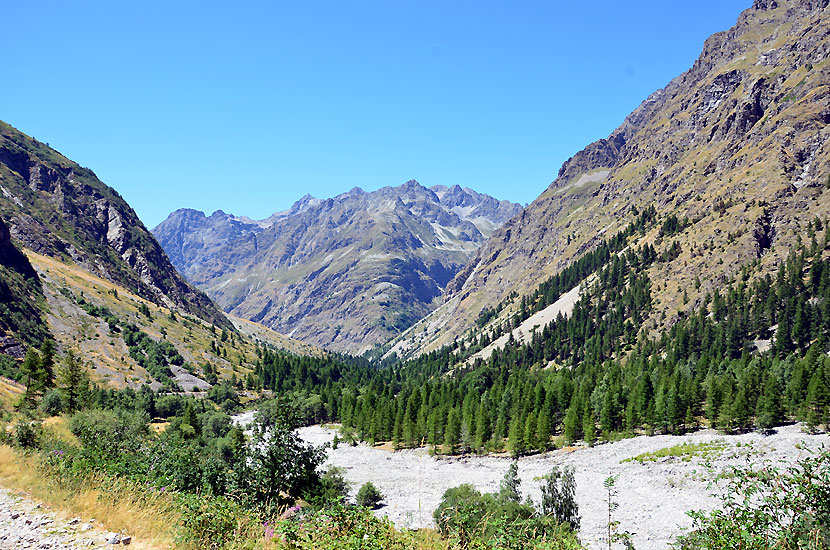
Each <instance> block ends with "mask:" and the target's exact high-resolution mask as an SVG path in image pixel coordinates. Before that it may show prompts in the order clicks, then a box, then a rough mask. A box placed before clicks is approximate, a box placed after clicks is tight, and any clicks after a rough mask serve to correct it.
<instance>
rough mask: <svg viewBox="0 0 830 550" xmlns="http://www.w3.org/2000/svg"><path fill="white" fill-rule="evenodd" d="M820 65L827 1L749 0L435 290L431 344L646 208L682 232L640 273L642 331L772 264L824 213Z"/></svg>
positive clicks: (825, 71) (825, 140)
mask: <svg viewBox="0 0 830 550" xmlns="http://www.w3.org/2000/svg"><path fill="white" fill-rule="evenodd" d="M828 55H830V8H828V1H827V0H780V1H773V0H756V2H755V4H754V5H753V6H752V7H751V8H750V9H748V10H746V11H745V12H744V13H742V14H741V15H740V17H739V19H738V21H737V24H736V25H735V26H734V27H733V28H731V29H730V30H728V31H725V32H721V33H718V34H715V35H713V36H712V37H710V38H709V39H708V40H707V41H706V43H705V45H704V48H703V52H702V54H701V55H700V58H699V59H698V60H697V61H696V62H695V64H694V66H693V67H692V68H691V69H690V70H689V71H687V72H686V73H684V74H682V75H680V76H679V77H677V78H675V79H674V80H672V81H671V82H670V83H669V84H668V85H667V86H666V87H665V88H664V89H662V90H658V91H657V92H655V93H654V94H652V95H651V96H650V97H649V98H647V99H646V100H645V101H644V102H643V103H642V104H641V105H640V106H639V107H638V108H637V109H636V110H635V111H634V112H633V113H631V114H630V115H629V116H628V117H627V118H626V120H625V121H624V123H623V124H622V125H621V126H620V127H619V128H617V129H616V130H615V131H614V132H613V133H612V134H611V135H610V136H609V137H608V138H606V139H601V140H599V141H597V142H595V143H592V144H590V145H589V146H587V147H586V148H585V149H583V150H582V151H580V152H579V153H577V154H576V155H574V157H573V158H571V159H569V160H568V161H567V162H565V164H564V165H563V166H562V168H561V169H560V171H559V174H558V177H557V178H556V179H555V180H554V181H553V183H552V184H551V185H550V187H548V189H547V190H545V191H544V192H543V193H542V194H541V196H540V197H539V198H538V199H536V200H535V201H534V202H533V203H532V204H531V205H530V206H529V207H528V208H527V209H525V211H524V212H523V213H522V215H520V216H517V217H515V218H513V219H511V220H510V221H508V222H507V223H506V224H505V225H504V226H503V227H502V228H501V229H499V230H498V231H496V232H495V234H494V235H493V237H492V238H491V239H490V240H489V241H488V242H487V243H486V244H485V245H484V246H482V247H481V248H480V249H479V251H478V253H477V255H476V257H475V258H474V259H473V261H472V262H471V263H469V264H468V265H467V266H466V267H465V268H464V269H463V270H462V271H461V272H460V273H459V275H458V276H457V277H456V278H455V279H454V280H453V281H452V282H451V283H449V284H448V286H447V291H446V296H445V299H446V301H447V304H446V305H445V306H444V307H443V311H442V312H441V313H442V318H443V319H444V320H445V325H444V326H443V328H442V330H441V331H439V332H438V333H436V335H435V337H434V338H433V339H432V341H431V343H430V346H436V345H439V344H441V343H445V342H448V341H451V339H452V338H454V337H455V336H456V335H458V334H460V333H462V332H463V331H464V330H466V329H467V328H469V327H470V326H472V324H473V323H474V321H475V319H476V317H477V316H478V314H479V312H480V311H481V310H482V308H483V307H486V306H493V305H495V304H497V303H499V302H500V301H501V300H503V299H504V298H505V297H506V296H507V295H508V294H509V293H510V292H511V291H514V290H515V291H517V292H519V293H520V294H522V293H525V292H528V291H530V290H531V289H533V288H535V286H537V285H538V284H539V283H540V282H541V281H542V280H544V279H546V278H547V277H549V276H550V275H552V274H554V273H556V272H558V271H559V270H561V269H562V268H563V267H565V266H566V265H567V264H568V263H570V262H571V261H573V260H574V259H575V258H577V257H579V256H580V255H581V254H582V253H583V252H584V251H586V250H588V249H590V248H591V247H592V246H594V245H595V244H596V243H597V242H598V241H599V240H600V239H602V238H604V237H606V236H610V235H611V234H613V233H614V232H615V231H617V230H618V229H620V228H621V227H623V226H624V225H625V224H627V223H628V222H629V221H630V220H631V219H632V218H633V215H634V214H633V212H634V211H635V210H636V209H639V210H642V209H643V208H644V207H646V206H648V205H654V206H655V207H656V208H657V210H658V212H659V213H660V214H661V215H663V216H665V215H668V214H671V213H674V214H676V215H677V216H679V217H680V218H681V219H682V218H683V217H688V218H689V219H690V220H693V221H694V223H693V225H692V226H690V227H689V228H687V229H686V230H685V231H683V232H682V233H681V234H679V235H677V236H676V239H677V240H678V242H679V243H680V244H681V246H682V247H683V250H684V252H683V254H682V255H681V256H680V257H679V258H678V259H677V260H675V261H674V262H670V263H669V264H668V265H667V266H666V267H665V268H663V269H661V270H660V272H659V273H657V272H655V273H654V274H653V280H654V281H655V283H656V284H655V289H654V291H655V294H656V297H657V302H658V307H656V308H655V318H654V319H651V320H650V322H651V323H655V324H656V323H660V322H661V321H660V320H661V319H664V318H665V319H667V321H665V322H670V321H671V319H673V318H675V316H676V314H677V312H678V311H682V310H684V309H688V308H691V307H694V305H695V304H696V303H698V301H699V299H700V296H701V294H703V293H705V292H706V291H709V290H712V289H713V288H714V287H717V286H719V285H721V284H723V281H724V280H725V279H726V278H727V277H730V276H733V275H735V274H736V273H737V272H738V270H739V268H740V266H741V265H744V264H745V263H747V262H749V261H754V260H759V261H760V263H761V266H762V268H763V266H772V265H774V263H775V261H777V259H780V257H781V256H782V255H786V253H787V250H788V248H789V245H790V244H791V243H792V242H793V241H794V239H795V238H796V237H795V235H796V233H797V232H798V230H799V227H801V228H803V227H805V226H806V224H807V223H808V221H810V220H812V219H814V217H815V216H818V217H820V218H824V217H825V216H827V215H828V211H829V210H830V127H828V125H830V86H828V82H830V61H828ZM696 278H700V280H702V281H703V283H702V285H701V286H700V288H699V289H698V288H695V286H693V285H691V281H694V280H695V279H696ZM684 290H686V291H687V292H688V293H689V295H690V300H689V302H688V304H684V303H683V301H681V300H680V295H681V294H682V293H683V291H684ZM416 329H417V327H416Z"/></svg>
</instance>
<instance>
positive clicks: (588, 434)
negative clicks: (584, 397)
mask: <svg viewBox="0 0 830 550" xmlns="http://www.w3.org/2000/svg"><path fill="white" fill-rule="evenodd" d="M596 425H597V421H596V419H595V418H594V410H593V409H592V408H591V407H587V408H586V410H585V415H584V416H583V417H582V433H583V434H584V435H583V438H584V439H585V443H587V444H588V445H589V446H591V447H593V446H594V443H595V442H596V440H597V428H596Z"/></svg>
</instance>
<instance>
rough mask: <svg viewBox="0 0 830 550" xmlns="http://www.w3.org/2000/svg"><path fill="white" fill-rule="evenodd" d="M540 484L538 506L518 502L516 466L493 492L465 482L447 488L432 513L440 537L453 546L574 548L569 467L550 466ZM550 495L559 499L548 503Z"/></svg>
mask: <svg viewBox="0 0 830 550" xmlns="http://www.w3.org/2000/svg"><path fill="white" fill-rule="evenodd" d="M545 479H546V485H544V486H543V487H542V492H543V509H542V510H541V511H540V512H539V513H537V511H536V510H535V509H534V508H533V504H532V503H531V502H527V503H524V504H522V503H521V493H520V492H519V487H520V485H521V480H520V479H519V477H518V465H517V464H516V463H515V462H514V463H513V464H511V466H510V468H509V469H508V470H507V473H506V474H505V476H504V479H503V480H502V482H501V486H500V490H499V492H498V493H484V494H482V493H480V492H479V491H478V490H476V488H475V487H473V486H472V485H470V484H464V485H459V486H458V487H453V488H451V489H447V491H445V492H444V496H443V498H442V499H441V503H440V504H439V505H438V508H437V509H436V510H435V512H434V514H433V518H434V519H435V524H436V525H437V526H438V531H439V533H440V534H441V536H442V537H444V538H445V539H448V540H449V542H450V544H451V545H454V546H457V547H459V548H493V549H496V548H498V549H500V550H503V549H516V550H519V549H524V548H533V549H539V550H541V549H549V550H554V549H570V548H580V545H579V540H578V539H577V538H576V535H575V534H574V529H575V528H578V526H579V515H578V509H577V506H576V502H575V501H574V491H575V485H574V483H573V472H572V471H570V470H566V471H565V474H564V475H563V474H560V473H559V470H558V469H556V468H555V469H554V470H553V471H552V472H551V474H550V475H549V476H547V477H546V478H545ZM554 499H561V500H562V502H559V503H554V502H553V500H554Z"/></svg>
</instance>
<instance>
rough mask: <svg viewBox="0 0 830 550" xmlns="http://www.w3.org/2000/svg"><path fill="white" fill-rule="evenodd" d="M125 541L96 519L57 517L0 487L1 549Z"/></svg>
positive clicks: (58, 548) (55, 549)
mask: <svg viewBox="0 0 830 550" xmlns="http://www.w3.org/2000/svg"><path fill="white" fill-rule="evenodd" d="M116 539H117V542H116ZM124 544H130V540H129V537H126V538H125V537H123V536H122V535H118V534H116V533H109V532H105V531H101V530H100V529H98V528H97V527H96V526H95V520H90V521H88V522H83V521H81V519H80V518H74V519H70V520H62V519H59V518H57V517H56V515H55V514H54V512H52V511H51V510H49V508H47V507H45V506H42V505H40V504H37V503H36V502H33V501H32V500H30V499H28V498H26V497H25V496H23V495H22V494H19V493H13V492H11V491H8V490H6V489H2V488H0V549H3V550H6V549H9V550H10V549H13V548H14V549H18V548H20V549H22V548H38V549H52V550H69V549H76V548H85V549H90V548H93V549H94V548H116V547H118V546H121V545H124Z"/></svg>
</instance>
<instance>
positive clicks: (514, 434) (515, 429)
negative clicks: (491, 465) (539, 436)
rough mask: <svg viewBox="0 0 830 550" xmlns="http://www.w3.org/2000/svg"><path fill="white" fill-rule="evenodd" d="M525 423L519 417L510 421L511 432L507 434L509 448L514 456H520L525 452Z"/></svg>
mask: <svg viewBox="0 0 830 550" xmlns="http://www.w3.org/2000/svg"><path fill="white" fill-rule="evenodd" d="M525 449H526V447H525V441H524V423H523V422H522V421H521V420H520V419H519V418H514V419H513V420H511V421H510V432H509V433H508V435H507V450H508V451H510V455H511V456H513V457H519V456H521V455H522V454H524V452H525Z"/></svg>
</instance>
